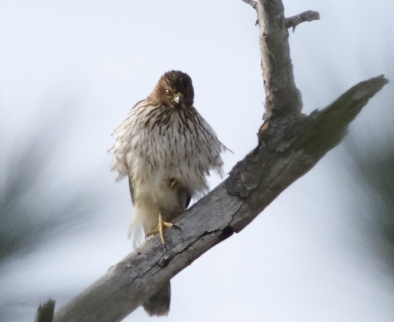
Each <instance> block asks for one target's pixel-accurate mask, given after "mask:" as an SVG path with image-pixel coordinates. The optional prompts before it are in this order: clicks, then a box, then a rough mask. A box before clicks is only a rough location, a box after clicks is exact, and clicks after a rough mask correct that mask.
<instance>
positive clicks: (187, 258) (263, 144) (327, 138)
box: [54, 76, 387, 322]
mask: <svg viewBox="0 0 394 322" xmlns="http://www.w3.org/2000/svg"><path fill="white" fill-rule="evenodd" d="M386 83H387V80H386V79H385V78H384V77H383V76H379V77H376V78H372V79H370V80H368V81H365V82H361V83H359V84H358V85H356V86H354V87H353V88H351V89H350V90H348V91H347V92H346V93H345V94H344V95H342V96H341V97H340V98H338V99H337V100H336V101H335V102H334V103H332V104H331V105H329V106H328V107H327V108H325V109H323V110H322V111H316V112H313V113H312V114H311V115H310V116H309V117H306V116H304V115H301V114H300V115H299V116H298V117H295V118H293V119H292V120H290V121H283V119H279V120H275V119H272V120H270V121H269V122H266V123H265V124H264V125H263V126H262V127H261V129H260V131H259V145H258V147H257V148H256V149H255V150H254V151H252V152H251V153H250V154H249V155H247V156H246V158H245V159H244V160H243V161H241V162H239V163H238V164H237V165H236V166H235V167H234V169H233V170H232V171H231V173H230V176H229V178H228V179H227V180H225V181H224V182H223V183H222V184H220V185H219V186H218V187H216V189H214V190H213V191H212V192H211V193H209V194H208V195H207V196H205V197H204V198H202V199H201V200H200V201H199V202H197V203H196V204H195V205H193V207H191V208H190V209H189V210H187V211H186V212H185V213H184V214H183V215H182V216H180V217H179V218H178V219H177V220H176V221H175V224H176V225H177V226H179V227H180V228H181V230H180V231H179V230H176V229H174V230H167V231H166V240H167V249H166V248H165V247H164V246H163V245H162V244H161V242H160V238H159V237H158V236H157V237H155V238H152V239H151V240H148V241H147V242H146V243H145V244H144V245H142V246H141V247H140V248H138V249H136V250H135V251H134V252H133V253H131V254H130V255H129V256H127V257H126V258H125V259H124V260H122V261H121V262H120V263H118V264H117V265H116V266H114V267H112V268H111V269H110V270H109V271H108V272H107V274H105V275H104V276H103V277H102V278H100V279H99V280H98V281H97V282H96V283H94V284H93V285H92V286H90V287H89V288H88V289H87V290H85V291H84V292H83V293H82V294H81V295H79V296H78V297H76V298H75V299H74V300H73V301H71V302H70V303H69V304H68V305H66V306H65V307H64V308H62V309H61V310H60V311H59V312H58V313H57V314H56V315H55V319H54V321H55V322H66V321H67V322H74V321H75V322H77V321H78V322H88V321H97V322H101V321H102V322H104V321H106V322H107V321H121V320H122V319H123V318H124V317H126V316H127V315H128V314H129V313H130V312H132V311H133V310H135V309H136V308H137V307H138V306H140V305H141V303H142V302H143V301H145V300H146V299H148V298H149V297H150V296H151V295H153V294H154V293H155V292H156V291H157V290H159V289H160V287H161V285H163V283H165V282H166V281H168V280H169V279H170V278H172V277H173V276H174V275H176V274H177V273H178V272H180V271H181V270H182V269H184V268H185V267H187V266H188V265H190V264H191V263H192V262H193V261H194V260H195V259H197V258H198V257H199V256H201V255H202V254H203V253H205V252H206V251H207V250H208V249H210V248H211V247H213V246H215V245H216V244H218V243H220V242H221V241H223V240H225V239H226V238H228V237H229V236H231V235H232V234H233V232H239V231H241V230H242V229H243V228H244V227H245V226H246V225H248V224H249V223H250V222H251V221H252V220H253V219H254V218H255V217H256V216H257V215H258V214H259V213H260V212H261V211H262V210H263V209H264V208H265V207H266V206H267V205H269V204H270V203H271V202H272V201H273V200H274V199H275V198H276V197H277V196H278V195H279V194H280V193H281V192H282V191H283V190H285V189H286V188H287V187H288V186H289V185H290V184H291V183H292V182H294V181H295V180H296V179H297V178H299V177H301V176H302V175H303V174H304V173H306V172H307V171H308V170H309V169H311V168H312V167H313V166H314V165H315V164H316V163H317V161H318V160H319V159H320V158H321V157H322V156H323V155H324V154H325V153H326V152H327V151H329V150H330V149H332V148H333V147H334V146H335V145H337V144H338V143H339V142H340V140H341V139H342V137H343V135H344V134H345V133H346V129H347V125H348V124H349V122H351V121H352V120H353V119H354V117H355V116H356V115H357V114H358V113H359V111H360V110H361V108H362V107H363V106H364V105H365V104H366V103H367V102H368V100H369V99H370V98H371V97H373V96H374V95H375V94H376V93H377V92H378V91H379V90H380V89H381V88H382V87H383V86H384V85H385V84H386Z"/></svg>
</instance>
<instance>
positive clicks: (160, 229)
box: [145, 214, 178, 245]
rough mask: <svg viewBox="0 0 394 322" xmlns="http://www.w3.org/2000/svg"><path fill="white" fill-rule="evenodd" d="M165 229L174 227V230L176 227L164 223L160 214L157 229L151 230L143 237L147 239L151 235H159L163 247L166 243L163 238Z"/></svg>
mask: <svg viewBox="0 0 394 322" xmlns="http://www.w3.org/2000/svg"><path fill="white" fill-rule="evenodd" d="M165 227H168V228H171V227H176V228H178V226H176V225H174V224H172V223H170V222H167V221H164V220H163V219H162V218H161V214H160V215H159V224H158V226H157V228H156V229H155V230H152V231H151V232H149V233H147V234H146V236H145V237H149V236H152V235H156V234H160V239H161V242H162V243H163V245H165V243H166V240H165V238H164V228H165Z"/></svg>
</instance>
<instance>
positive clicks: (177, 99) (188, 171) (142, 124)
mask: <svg viewBox="0 0 394 322" xmlns="http://www.w3.org/2000/svg"><path fill="white" fill-rule="evenodd" d="M193 102H194V88H193V83H192V79H191V78H190V76H189V75H188V74H186V73H184V72H181V71H176V70H171V71H168V72H166V73H164V74H163V75H162V76H161V77H160V79H159V81H158V83H157V85H156V86H155V87H154V89H153V92H152V93H151V94H150V95H149V96H148V97H147V98H146V99H144V100H141V101H139V102H137V103H136V104H135V105H134V107H133V108H132V109H131V110H130V112H129V114H128V115H127V117H126V119H125V120H124V121H123V122H122V123H121V124H120V125H119V126H118V127H117V128H116V129H115V131H114V132H113V136H114V138H115V143H114V145H113V146H112V148H111V149H110V150H109V151H110V152H111V153H113V157H112V163H111V170H113V171H116V172H117V173H118V178H117V180H121V179H123V178H125V177H127V178H128V181H129V188H130V194H131V200H132V204H133V215H132V218H131V221H130V226H129V232H128V237H129V238H130V237H131V238H132V239H133V246H134V247H136V246H137V245H138V244H139V243H140V242H141V240H143V237H144V235H145V236H146V237H149V236H152V235H156V234H159V235H160V239H161V242H162V243H163V244H164V245H165V244H166V239H165V234H164V231H165V228H171V227H177V226H175V225H174V224H172V221H173V220H174V219H175V218H176V217H178V216H179V215H181V214H182V213H183V212H184V211H185V210H186V208H187V207H188V205H189V203H190V201H191V199H195V200H197V199H198V198H200V197H201V196H202V195H204V194H205V193H206V192H207V191H208V184H207V176H208V175H209V174H210V173H211V171H212V172H216V173H217V174H219V175H220V176H223V160H222V157H221V154H222V153H223V152H224V151H225V150H227V148H226V147H225V145H224V144H223V143H221V142H220V141H219V139H218V137H217V135H216V133H215V132H214V130H213V129H212V128H211V126H210V125H209V124H208V123H207V121H206V120H205V119H204V118H203V117H202V116H201V115H200V114H199V112H198V111H197V109H196V108H195V107H194V106H193ZM170 299H171V285H170V282H169V281H168V282H167V283H166V284H165V285H164V286H163V287H162V288H161V289H160V290H159V291H158V292H157V293H156V294H154V295H153V296H152V297H151V298H149V299H148V300H147V301H146V302H144V303H143V307H144V309H145V311H146V312H147V313H148V314H149V315H150V316H162V315H167V314H168V312H169V309H170Z"/></svg>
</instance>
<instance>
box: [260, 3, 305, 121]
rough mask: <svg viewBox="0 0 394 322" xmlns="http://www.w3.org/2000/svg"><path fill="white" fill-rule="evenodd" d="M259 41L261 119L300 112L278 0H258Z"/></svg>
mask: <svg viewBox="0 0 394 322" xmlns="http://www.w3.org/2000/svg"><path fill="white" fill-rule="evenodd" d="M257 15H258V20H259V38H260V50H261V60H262V69H263V78H264V89H265V96H266V99H265V119H266V120H267V119H269V118H270V117H272V116H277V117H283V116H286V117H292V115H296V114H299V113H300V112H301V109H302V101H301V93H300V91H299V90H298V88H297V87H296V85H295V82H294V75H293V66H292V64H291V59H290V48H289V42H288V38H289V33H288V31H287V28H286V24H285V17H284V8H283V4H282V1H280V0H259V2H258V5H257Z"/></svg>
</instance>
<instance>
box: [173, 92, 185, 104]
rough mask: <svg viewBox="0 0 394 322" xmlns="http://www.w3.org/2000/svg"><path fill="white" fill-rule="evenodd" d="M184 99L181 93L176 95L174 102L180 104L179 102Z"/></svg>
mask: <svg viewBox="0 0 394 322" xmlns="http://www.w3.org/2000/svg"><path fill="white" fill-rule="evenodd" d="M182 97H183V95H182V94H181V93H176V94H175V95H174V99H173V101H174V102H175V103H177V104H179V102H180V101H181V100H182Z"/></svg>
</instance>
